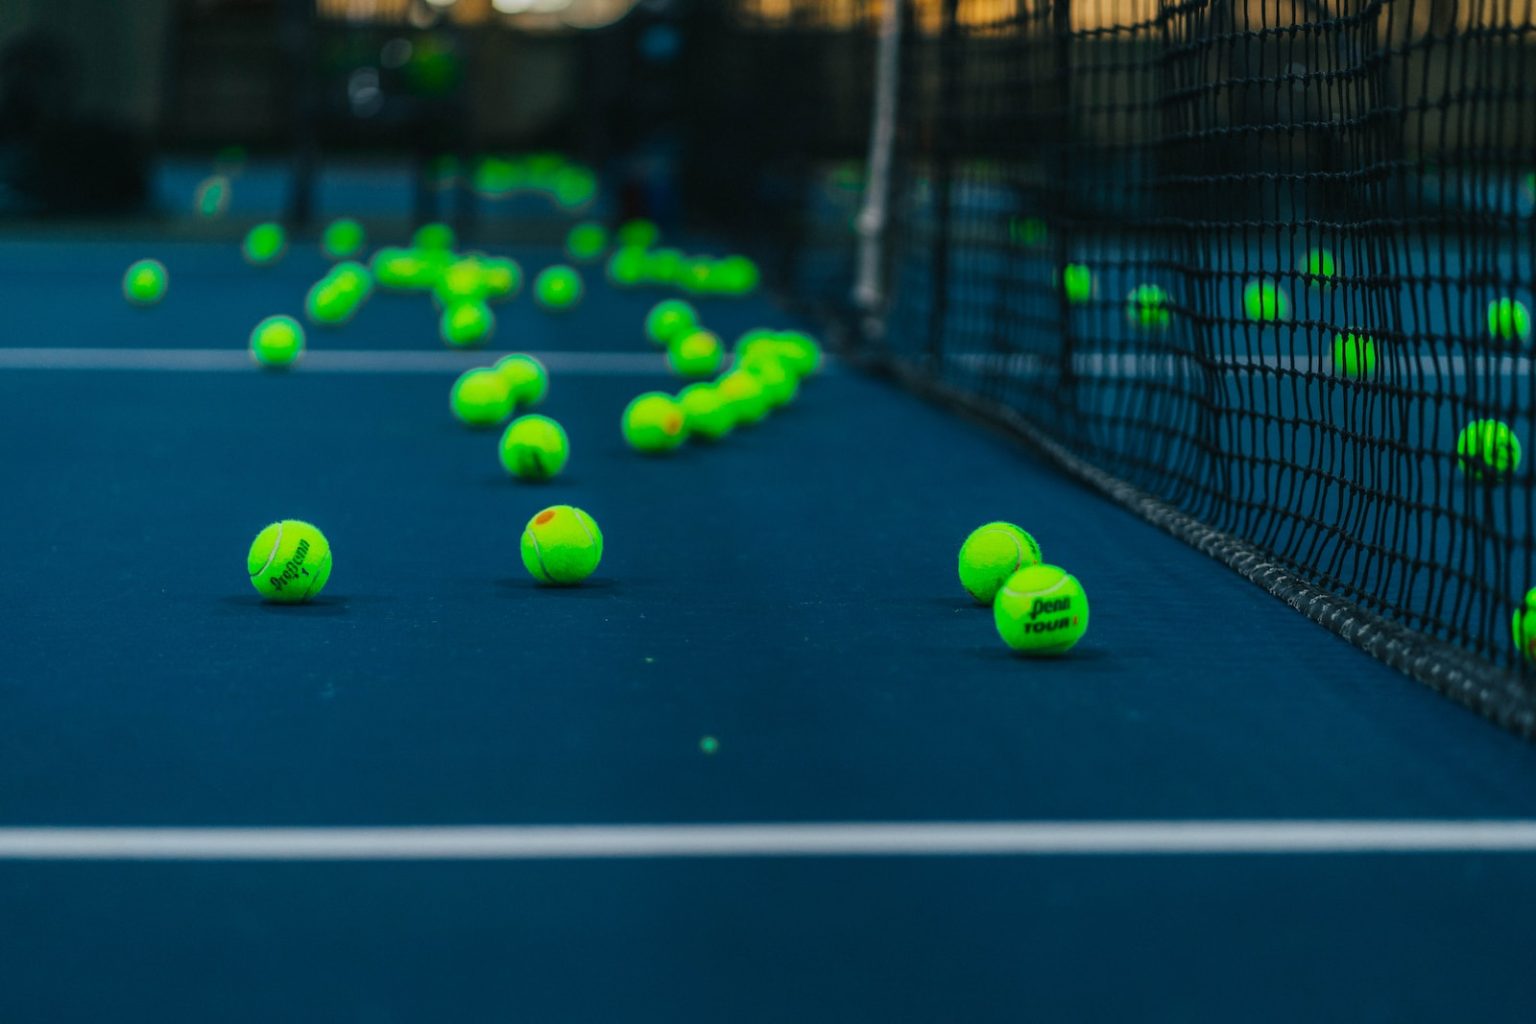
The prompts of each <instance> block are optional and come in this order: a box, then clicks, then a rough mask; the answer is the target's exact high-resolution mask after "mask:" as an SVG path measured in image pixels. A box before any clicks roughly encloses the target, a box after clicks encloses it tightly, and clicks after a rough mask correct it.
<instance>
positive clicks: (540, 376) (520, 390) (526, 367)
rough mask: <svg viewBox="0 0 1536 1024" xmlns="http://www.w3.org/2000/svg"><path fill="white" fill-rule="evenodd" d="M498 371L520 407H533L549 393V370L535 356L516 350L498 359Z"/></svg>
mask: <svg viewBox="0 0 1536 1024" xmlns="http://www.w3.org/2000/svg"><path fill="white" fill-rule="evenodd" d="M496 372H498V373H500V374H501V375H502V377H503V378H504V379H505V380H506V382H507V386H508V387H509V388H511V389H512V399H513V401H515V402H516V403H517V407H518V408H519V409H532V408H533V407H534V406H536V405H538V404H539V403H540V402H542V401H544V398H545V396H546V395H548V394H549V371H548V370H546V369H545V368H544V364H543V363H541V362H539V361H538V360H537V359H535V358H534V357H533V356H530V355H526V354H524V353H522V352H514V353H512V354H511V355H509V356H502V357H501V358H500V359H498V360H496Z"/></svg>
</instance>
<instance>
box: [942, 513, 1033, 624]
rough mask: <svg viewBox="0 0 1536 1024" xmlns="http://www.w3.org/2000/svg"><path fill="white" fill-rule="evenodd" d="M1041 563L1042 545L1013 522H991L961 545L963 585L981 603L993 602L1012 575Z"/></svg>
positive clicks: (977, 528) (978, 529) (979, 527)
mask: <svg viewBox="0 0 1536 1024" xmlns="http://www.w3.org/2000/svg"><path fill="white" fill-rule="evenodd" d="M1039 564H1040V545H1039V544H1037V543H1035V538H1033V537H1031V536H1030V535H1029V534H1028V533H1026V532H1024V531H1023V530H1021V529H1019V528H1018V527H1017V526H1014V525H1013V524H1012V523H1002V522H997V523H987V524H986V525H985V526H978V527H976V529H974V530H972V531H971V534H970V536H969V537H966V538H965V543H964V544H961V545H960V585H961V586H963V587H964V588H965V589H966V592H967V593H969V594H970V595H971V596H972V597H974V598H975V599H976V603H977V604H991V603H992V599H993V598H994V597H996V596H997V592H998V590H999V589H1000V588H1001V587H1002V585H1003V584H1004V583H1005V582H1007V580H1008V577H1010V576H1012V575H1013V574H1014V573H1016V572H1018V571H1019V570H1020V569H1024V568H1026V567H1028V566H1031V565H1039Z"/></svg>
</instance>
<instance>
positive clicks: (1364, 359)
mask: <svg viewBox="0 0 1536 1024" xmlns="http://www.w3.org/2000/svg"><path fill="white" fill-rule="evenodd" d="M1333 372H1334V373H1336V374H1338V375H1339V376H1340V377H1354V378H1356V379H1360V378H1364V377H1374V376H1375V375H1376V342H1375V341H1373V340H1372V339H1371V337H1370V336H1369V335H1366V334H1355V333H1354V332H1353V331H1350V332H1348V333H1345V334H1337V335H1334V338H1333Z"/></svg>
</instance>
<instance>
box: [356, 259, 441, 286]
mask: <svg viewBox="0 0 1536 1024" xmlns="http://www.w3.org/2000/svg"><path fill="white" fill-rule="evenodd" d="M370 266H371V267H372V268H373V275H374V277H376V278H377V279H378V282H379V284H381V285H383V286H384V287H385V288H393V289H395V290H397V291H420V290H422V289H425V288H431V287H432V285H433V284H434V283H435V282H436V281H437V277H438V268H437V265H436V264H435V263H434V262H433V261H431V260H428V259H425V258H424V257H423V256H422V255H421V254H420V253H415V252H410V251H408V250H406V249H380V250H379V251H378V252H376V253H374V254H373V259H372V260H371V261H370Z"/></svg>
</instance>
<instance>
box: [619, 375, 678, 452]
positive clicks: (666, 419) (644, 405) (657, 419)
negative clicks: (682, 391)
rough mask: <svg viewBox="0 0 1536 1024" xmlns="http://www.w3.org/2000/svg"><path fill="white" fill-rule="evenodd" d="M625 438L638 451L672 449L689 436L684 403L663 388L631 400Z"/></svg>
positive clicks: (626, 418) (623, 421)
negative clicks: (663, 392) (678, 401)
mask: <svg viewBox="0 0 1536 1024" xmlns="http://www.w3.org/2000/svg"><path fill="white" fill-rule="evenodd" d="M622 427H623V431H624V440H625V441H627V442H629V446H630V447H631V448H633V449H634V450H635V451H637V452H646V453H647V454H653V455H654V454H660V453H662V452H670V451H672V450H674V449H675V448H677V446H678V445H680V444H682V443H683V442H684V441H686V440H687V439H688V421H687V417H686V415H685V414H684V413H683V407H682V406H680V405H678V404H677V402H675V401H674V400H673V399H672V396H671V395H664V394H662V393H661V392H660V391H650V392H647V393H646V394H643V395H641V396H640V397H638V398H636V399H635V400H634V401H633V402H630V403H629V405H628V407H626V408H625V410H624V417H623V420H622Z"/></svg>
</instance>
